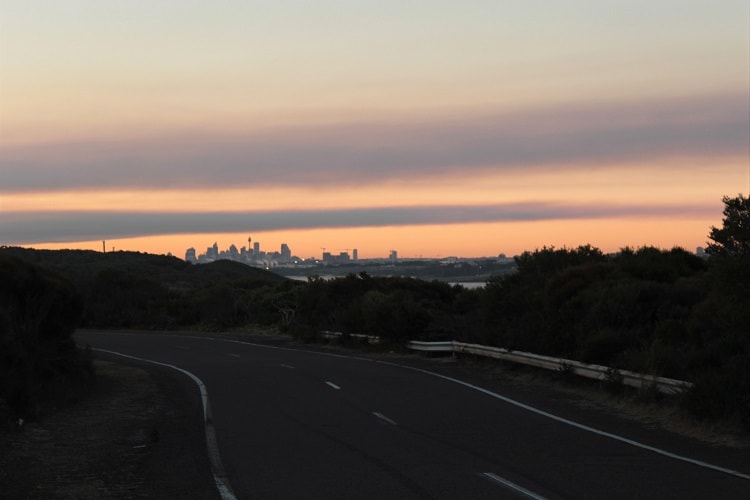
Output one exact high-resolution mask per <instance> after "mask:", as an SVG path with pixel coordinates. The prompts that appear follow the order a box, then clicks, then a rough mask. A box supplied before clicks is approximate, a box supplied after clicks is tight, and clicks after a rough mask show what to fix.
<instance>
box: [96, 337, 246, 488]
mask: <svg viewBox="0 0 750 500" xmlns="http://www.w3.org/2000/svg"><path fill="white" fill-rule="evenodd" d="M92 350H94V351H98V352H105V353H107V354H114V355H116V356H122V357H123V358H129V359H135V360H138V361H145V362H146V363H152V364H155V365H160V366H166V367H167V368H172V369H173V370H177V371H178V372H180V373H183V374H185V375H187V376H188V377H190V378H191V379H192V380H193V382H195V383H196V384H197V385H198V389H200V393H201V402H202V403H203V422H204V424H205V427H206V446H207V447H208V458H209V461H210V462H211V470H212V472H213V476H214V482H215V483H216V489H218V490H219V495H220V496H221V498H222V500H237V497H236V496H234V492H233V491H232V487H231V486H230V485H229V478H228V477H227V473H226V472H225V471H224V464H222V463H221V456H219V445H218V443H217V441H216V429H215V428H214V423H213V419H212V418H211V407H210V406H209V404H208V391H207V390H206V386H205V385H204V384H203V381H202V380H201V379H199V378H198V377H196V376H195V375H193V374H192V373H190V372H189V371H187V370H185V369H183V368H180V367H179V366H174V365H170V364H167V363H160V362H159V361H154V360H151V359H144V358H138V357H136V356H130V355H128V354H123V353H121V352H115V351H107V350H105V349H96V348H92Z"/></svg>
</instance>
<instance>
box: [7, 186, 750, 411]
mask: <svg viewBox="0 0 750 500" xmlns="http://www.w3.org/2000/svg"><path fill="white" fill-rule="evenodd" d="M724 202H725V204H726V209H725V211H724V215H725V219H724V224H723V227H722V228H721V229H718V228H712V230H711V233H710V235H709V238H711V240H712V241H713V243H711V244H710V245H709V247H708V251H709V253H710V258H709V259H703V258H699V257H697V256H695V255H693V254H690V253H688V252H686V251H685V250H682V249H680V248H674V249H671V250H662V249H657V248H653V247H643V248H638V249H632V248H624V249H622V250H621V251H620V252H618V253H617V254H613V255H605V254H603V253H602V252H601V251H600V250H599V249H597V248H595V247H592V246H590V245H585V246H580V247H578V248H573V249H569V248H562V249H559V248H546V247H545V248H542V249H540V250H536V251H533V252H526V253H524V254H522V255H520V256H518V257H516V258H515V264H516V272H514V273H510V274H507V273H506V274H503V275H500V276H496V277H492V278H490V279H489V280H488V281H487V285H486V287H484V288H482V289H477V290H468V289H465V288H463V287H461V286H458V285H456V286H450V285H448V284H447V283H444V282H439V281H432V282H427V281H422V280H418V279H413V278H388V277H373V276H370V275H368V274H367V273H365V272H360V273H359V274H354V273H352V274H349V275H348V276H346V277H342V278H337V279H333V280H328V281H327V280H323V279H320V278H316V277H311V278H310V279H309V280H308V282H307V283H304V282H296V281H292V280H287V279H285V278H282V277H280V276H277V275H274V274H272V273H269V272H266V271H263V270H259V269H254V268H251V267H247V266H244V265H242V264H238V263H234V262H229V261H220V262H215V263H212V264H206V265H199V266H193V265H190V264H187V263H185V262H183V261H181V260H179V259H175V258H171V257H164V256H153V255H146V254H138V253H128V252H116V253H111V254H101V253H96V252H81V251H60V252H44V251H32V250H24V249H18V248H2V249H0V256H2V255H12V256H15V257H17V258H21V259H25V260H28V261H33V262H37V263H38V264H40V265H43V266H45V267H49V268H52V269H55V270H56V271H58V272H60V273H61V274H62V275H64V276H66V277H67V278H68V279H69V280H70V281H71V282H72V283H73V284H74V286H75V288H76V289H77V290H78V293H79V294H80V297H81V298H82V304H83V313H82V319H81V323H80V324H81V325H83V326H88V327H100V328H140V329H170V328H200V329H231V328H242V327H244V326H246V325H277V326H279V327H280V328H281V329H282V330H284V331H288V332H289V333H291V334H293V335H295V336H298V337H300V338H303V339H306V340H313V339H316V338H317V337H318V336H319V334H320V332H321V331H326V330H333V331H339V332H342V333H343V334H344V338H346V337H347V335H346V334H352V333H358V334H366V335H377V336H379V337H381V339H383V341H384V343H386V344H389V345H392V346H399V345H403V344H404V343H405V342H406V341H407V340H451V339H455V340H462V341H466V342H475V343H482V344H487V345H494V346H498V347H505V348H508V349H514V350H524V351H531V352H535V353H539V354H547V355H553V356H559V357H565V358H571V359H576V360H579V361H583V362H589V363H597V364H603V365H607V366H610V367H613V368H623V369H629V370H633V371H638V372H644V373H649V374H654V375H660V376H666V377H672V378H678V379H683V380H687V381H690V382H692V383H693V388H692V389H691V390H690V391H689V392H688V393H687V394H686V395H685V396H684V398H683V402H684V404H685V405H686V406H687V408H689V409H690V410H691V411H692V412H693V413H694V414H696V415H698V416H701V417H706V418H714V419H715V418H735V419H740V420H741V421H743V422H744V423H746V424H747V425H748V426H750V327H749V326H748V325H750V243H748V242H750V234H748V233H750V200H748V199H747V198H744V197H742V196H739V197H738V198H725V199H724ZM28 272H31V271H28ZM37 272H41V271H37ZM49 279H50V280H52V278H49ZM9 280H10V281H9V282H8V283H10V282H12V281H14V280H15V281H18V280H21V277H20V275H19V276H15V275H14V276H11V277H10V278H9ZM52 281H54V280H52ZM4 286H5V287H6V288H7V289H9V288H8V287H9V286H11V285H9V284H7V283H6V284H5V285H4ZM13 286H15V285H13ZM59 286H60V287H62V286H63V285H59ZM65 289H66V290H67V288H65ZM4 293H10V292H4ZM60 293H62V292H60ZM60 297H61V300H62V295H60ZM66 300H67V299H66ZM40 307H41V306H40ZM70 307H71V309H70V310H74V309H75V307H77V306H74V305H71V306H70ZM2 311H3V312H2V314H3V315H4V316H3V317H2V318H3V325H6V324H8V325H9V324H10V323H9V321H10V319H8V318H10V316H8V314H9V313H8V312H7V311H8V309H7V307H6V309H3V310H2ZM34 318H36V316H35V315H34V314H31V315H30V316H28V315H27V320H28V321H31V322H32V323H33V321H35V319H34ZM60 321H61V320H60ZM74 323H75V321H74V319H73V318H72V317H71V318H69V319H68V323H65V325H66V326H65V329H63V330H62V331H65V332H68V331H70V329H71V328H72V326H70V325H72V324H74ZM30 324H31V323H30ZM3 328H4V330H3V332H6V331H11V330H10V329H9V327H6V326H3ZM14 331H15V330H14ZM6 337H7V338H10V337H8V336H7V335H6V333H3V342H6V341H7V340H6ZM6 351H7V350H6V349H3V352H6ZM24 366H25V365H24ZM4 369H10V368H7V367H6V368H4ZM13 369H18V368H13ZM6 397H7V396H6Z"/></svg>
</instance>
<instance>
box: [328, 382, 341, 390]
mask: <svg viewBox="0 0 750 500" xmlns="http://www.w3.org/2000/svg"><path fill="white" fill-rule="evenodd" d="M326 385H329V386H331V387H332V388H334V389H336V390H337V391H338V390H339V389H341V387H339V386H337V385H336V384H334V383H333V382H326Z"/></svg>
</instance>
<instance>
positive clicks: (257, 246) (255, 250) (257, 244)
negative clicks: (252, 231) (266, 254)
mask: <svg viewBox="0 0 750 500" xmlns="http://www.w3.org/2000/svg"><path fill="white" fill-rule="evenodd" d="M253 253H254V254H255V255H259V254H260V242H259V241H256V242H255V243H253Z"/></svg>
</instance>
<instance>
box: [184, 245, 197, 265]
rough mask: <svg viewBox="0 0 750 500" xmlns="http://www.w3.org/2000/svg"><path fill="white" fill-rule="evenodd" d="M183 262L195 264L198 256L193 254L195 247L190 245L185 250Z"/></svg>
mask: <svg viewBox="0 0 750 500" xmlns="http://www.w3.org/2000/svg"><path fill="white" fill-rule="evenodd" d="M185 262H190V263H191V264H195V263H196V262H198V257H196V256H195V248H193V247H190V248H188V249H187V250H186V251H185Z"/></svg>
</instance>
